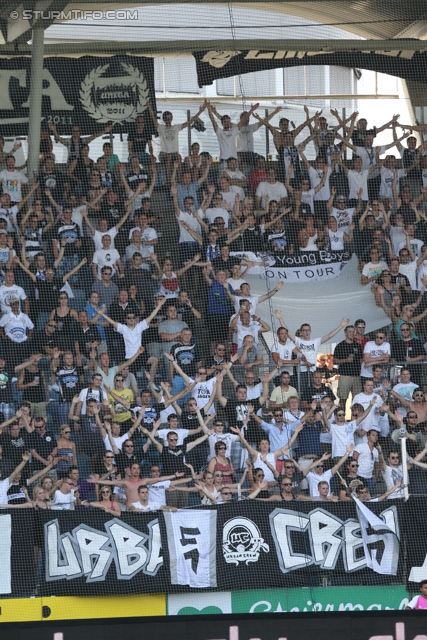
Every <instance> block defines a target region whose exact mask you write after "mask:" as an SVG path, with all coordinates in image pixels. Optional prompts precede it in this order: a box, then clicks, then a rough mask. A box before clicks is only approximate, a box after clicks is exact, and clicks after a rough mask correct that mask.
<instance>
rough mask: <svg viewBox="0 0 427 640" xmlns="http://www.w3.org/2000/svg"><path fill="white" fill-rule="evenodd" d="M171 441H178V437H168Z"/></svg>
mask: <svg viewBox="0 0 427 640" xmlns="http://www.w3.org/2000/svg"><path fill="white" fill-rule="evenodd" d="M168 440H169V442H178V438H168Z"/></svg>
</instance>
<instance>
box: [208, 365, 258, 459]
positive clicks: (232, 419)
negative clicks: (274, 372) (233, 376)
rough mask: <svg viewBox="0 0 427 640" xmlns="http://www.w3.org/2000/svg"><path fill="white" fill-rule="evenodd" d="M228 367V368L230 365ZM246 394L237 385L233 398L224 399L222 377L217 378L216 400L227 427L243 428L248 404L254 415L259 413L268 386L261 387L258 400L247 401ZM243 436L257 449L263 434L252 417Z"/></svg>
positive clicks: (244, 388)
mask: <svg viewBox="0 0 427 640" xmlns="http://www.w3.org/2000/svg"><path fill="white" fill-rule="evenodd" d="M228 366H230V364H229V365H228ZM264 387H265V388H264ZM247 393H248V390H247V388H246V387H245V386H243V385H240V384H239V385H237V387H236V389H235V397H234V398H231V399H230V398H225V397H224V396H223V395H222V376H218V381H217V400H218V402H219V404H220V405H221V406H222V407H223V408H224V409H225V413H226V419H227V422H228V426H229V427H230V426H232V427H236V426H237V427H240V428H242V427H243V425H244V420H245V418H246V417H247V416H248V415H249V413H250V412H249V410H248V404H249V405H252V406H253V408H254V413H257V411H259V409H260V408H261V407H262V405H263V404H265V401H266V400H267V398H268V385H263V390H262V394H261V396H260V398H259V400H258V399H256V398H254V399H252V400H247ZM244 436H245V439H246V440H247V441H248V442H249V444H250V445H251V446H254V445H255V447H258V443H259V441H260V440H261V439H262V438H263V436H264V432H263V431H262V430H261V429H260V427H259V426H258V424H257V423H256V421H255V420H254V419H253V417H252V416H250V418H249V422H248V424H247V427H246V429H245V432H244Z"/></svg>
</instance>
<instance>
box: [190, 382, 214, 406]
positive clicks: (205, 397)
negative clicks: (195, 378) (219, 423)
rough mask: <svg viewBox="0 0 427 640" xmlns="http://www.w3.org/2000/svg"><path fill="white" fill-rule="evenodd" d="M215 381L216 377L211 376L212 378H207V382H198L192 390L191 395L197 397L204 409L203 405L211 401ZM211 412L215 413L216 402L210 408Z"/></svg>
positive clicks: (198, 403) (196, 399)
mask: <svg viewBox="0 0 427 640" xmlns="http://www.w3.org/2000/svg"><path fill="white" fill-rule="evenodd" d="M191 380H192V379H191ZM215 381H216V378H215V377H213V378H210V380H206V381H205V382H198V383H197V384H196V386H195V387H194V389H193V391H192V392H191V397H192V398H194V399H195V401H196V402H197V406H198V407H199V409H203V407H204V406H205V405H206V404H207V403H208V402H209V400H210V398H211V395H212V391H213V388H214V384H215ZM209 413H215V406H214V403H212V406H211V408H210V409H209Z"/></svg>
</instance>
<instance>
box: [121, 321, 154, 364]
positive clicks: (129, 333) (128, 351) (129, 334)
mask: <svg viewBox="0 0 427 640" xmlns="http://www.w3.org/2000/svg"><path fill="white" fill-rule="evenodd" d="M148 328H149V327H148V324H147V323H146V322H145V320H143V321H142V322H138V324H136V325H135V328H134V329H129V327H128V326H127V325H125V324H120V322H119V323H118V325H117V329H116V331H117V333H120V334H121V335H122V336H123V338H124V341H125V357H126V360H129V358H132V356H134V355H135V353H136V352H137V351H138V349H139V347H140V346H141V335H142V334H143V332H144V331H147V329H148Z"/></svg>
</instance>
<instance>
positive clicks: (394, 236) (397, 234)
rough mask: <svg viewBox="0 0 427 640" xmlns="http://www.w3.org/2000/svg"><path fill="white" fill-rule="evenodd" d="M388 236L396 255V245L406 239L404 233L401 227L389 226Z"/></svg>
mask: <svg viewBox="0 0 427 640" xmlns="http://www.w3.org/2000/svg"><path fill="white" fill-rule="evenodd" d="M390 238H391V246H392V247H393V255H394V256H397V247H398V246H399V245H400V244H401V243H402V242H405V241H406V235H405V232H404V231H403V227H394V226H393V225H391V226H390Z"/></svg>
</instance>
